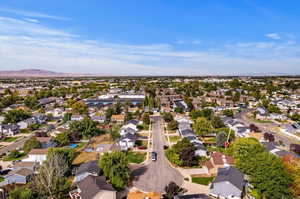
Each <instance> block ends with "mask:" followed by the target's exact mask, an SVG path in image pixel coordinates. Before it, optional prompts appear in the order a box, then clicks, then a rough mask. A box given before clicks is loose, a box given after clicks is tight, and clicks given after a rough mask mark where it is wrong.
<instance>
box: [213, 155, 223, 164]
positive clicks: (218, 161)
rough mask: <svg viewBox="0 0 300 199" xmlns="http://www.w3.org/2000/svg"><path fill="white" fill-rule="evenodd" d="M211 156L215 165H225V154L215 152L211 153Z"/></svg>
mask: <svg viewBox="0 0 300 199" xmlns="http://www.w3.org/2000/svg"><path fill="white" fill-rule="evenodd" d="M211 157H212V159H213V163H214V164H215V165H223V164H224V161H223V154H222V153H220V152H213V154H211Z"/></svg>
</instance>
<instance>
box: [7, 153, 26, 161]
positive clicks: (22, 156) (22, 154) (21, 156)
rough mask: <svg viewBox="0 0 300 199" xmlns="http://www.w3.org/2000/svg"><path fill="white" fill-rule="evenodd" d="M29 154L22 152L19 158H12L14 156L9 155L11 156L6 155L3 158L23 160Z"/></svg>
mask: <svg viewBox="0 0 300 199" xmlns="http://www.w3.org/2000/svg"><path fill="white" fill-rule="evenodd" d="M26 155H27V154H26V153H21V154H20V156H19V157H17V158H12V157H9V156H5V157H4V158H3V161H16V160H21V159H23V158H24V157H25V156H26Z"/></svg>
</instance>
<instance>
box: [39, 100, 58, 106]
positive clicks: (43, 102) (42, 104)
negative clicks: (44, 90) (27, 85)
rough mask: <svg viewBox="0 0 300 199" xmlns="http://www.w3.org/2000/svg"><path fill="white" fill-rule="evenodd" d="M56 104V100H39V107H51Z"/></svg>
mask: <svg viewBox="0 0 300 199" xmlns="http://www.w3.org/2000/svg"><path fill="white" fill-rule="evenodd" d="M55 102H56V100H55V98H42V99H39V106H43V107H45V106H47V105H51V104H54V103H55Z"/></svg>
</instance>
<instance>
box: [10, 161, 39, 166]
mask: <svg viewBox="0 0 300 199" xmlns="http://www.w3.org/2000/svg"><path fill="white" fill-rule="evenodd" d="M35 165H36V162H16V163H15V165H14V167H34V166H35Z"/></svg>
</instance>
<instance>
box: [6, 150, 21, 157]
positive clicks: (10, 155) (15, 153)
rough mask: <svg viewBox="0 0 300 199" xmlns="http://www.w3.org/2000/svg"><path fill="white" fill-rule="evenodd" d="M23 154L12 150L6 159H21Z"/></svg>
mask: <svg viewBox="0 0 300 199" xmlns="http://www.w3.org/2000/svg"><path fill="white" fill-rule="evenodd" d="M22 155H23V154H22V153H21V152H19V151H18V150H12V151H11V152H10V153H9V154H8V155H7V157H8V158H11V159H16V158H19V157H21V156H22Z"/></svg>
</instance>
